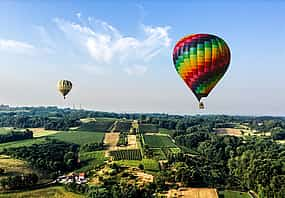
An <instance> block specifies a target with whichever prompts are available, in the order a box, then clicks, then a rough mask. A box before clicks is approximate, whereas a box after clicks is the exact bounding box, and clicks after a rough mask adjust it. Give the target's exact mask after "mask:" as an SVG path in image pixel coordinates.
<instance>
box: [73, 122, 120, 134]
mask: <svg viewBox="0 0 285 198" xmlns="http://www.w3.org/2000/svg"><path fill="white" fill-rule="evenodd" d="M114 122H115V121H114V120H113V119H106V120H105V119H104V120H100V121H97V120H96V121H91V122H84V123H81V125H80V126H79V128H78V130H79V131H96V132H106V131H110V130H111V127H112V125H113V123H114Z"/></svg>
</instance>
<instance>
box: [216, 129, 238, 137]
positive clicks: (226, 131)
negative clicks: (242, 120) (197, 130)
mask: <svg viewBox="0 0 285 198" xmlns="http://www.w3.org/2000/svg"><path fill="white" fill-rule="evenodd" d="M215 132H216V133H217V134H218V135H232V136H237V137H239V136H241V130H240V129H234V128H218V129H216V130H215Z"/></svg>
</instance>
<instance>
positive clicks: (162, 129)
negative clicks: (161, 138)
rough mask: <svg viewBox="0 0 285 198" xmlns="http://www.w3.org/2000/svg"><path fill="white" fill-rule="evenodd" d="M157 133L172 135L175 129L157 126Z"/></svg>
mask: <svg viewBox="0 0 285 198" xmlns="http://www.w3.org/2000/svg"><path fill="white" fill-rule="evenodd" d="M159 133H161V134H167V135H170V136H171V137H172V136H173V134H174V133H175V131H174V130H169V129H165V128H159Z"/></svg>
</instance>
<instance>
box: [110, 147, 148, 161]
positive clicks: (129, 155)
mask: <svg viewBox="0 0 285 198" xmlns="http://www.w3.org/2000/svg"><path fill="white" fill-rule="evenodd" d="M110 156H112V157H113V159H114V160H115V161H117V160H141V159H142V155H141V151H140V150H139V149H128V150H117V151H110Z"/></svg>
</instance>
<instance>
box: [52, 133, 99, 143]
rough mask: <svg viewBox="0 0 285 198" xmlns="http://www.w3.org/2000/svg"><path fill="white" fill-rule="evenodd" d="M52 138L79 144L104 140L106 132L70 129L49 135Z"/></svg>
mask: <svg viewBox="0 0 285 198" xmlns="http://www.w3.org/2000/svg"><path fill="white" fill-rule="evenodd" d="M49 137H50V138H51V139H57V140H60V141H64V142H69V143H74V144H78V145H83V144H88V143H95V142H102V141H103V138H104V133H101V132H90V131H89V132H88V131H68V132H60V133H57V134H55V135H51V136H49Z"/></svg>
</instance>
